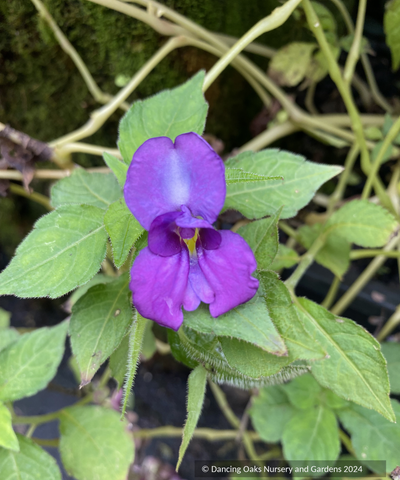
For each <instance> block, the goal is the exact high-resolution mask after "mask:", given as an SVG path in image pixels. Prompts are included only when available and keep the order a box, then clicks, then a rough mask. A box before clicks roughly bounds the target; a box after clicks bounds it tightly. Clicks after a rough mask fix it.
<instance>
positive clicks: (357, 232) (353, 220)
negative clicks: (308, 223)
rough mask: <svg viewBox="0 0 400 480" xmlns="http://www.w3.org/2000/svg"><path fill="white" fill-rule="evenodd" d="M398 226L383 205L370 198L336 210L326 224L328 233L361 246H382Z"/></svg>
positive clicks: (326, 232)
mask: <svg viewBox="0 0 400 480" xmlns="http://www.w3.org/2000/svg"><path fill="white" fill-rule="evenodd" d="M396 226H397V222H396V220H395V218H394V217H393V216H392V215H391V214H390V213H389V212H388V211H387V210H385V209H384V208H383V207H381V206H379V205H375V204H374V203H371V202H369V201H368V200H353V201H351V202H349V203H346V204H345V205H343V207H342V208H340V209H339V210H338V211H337V212H335V213H334V214H333V215H332V216H331V217H330V219H329V220H328V222H327V223H326V225H325V228H324V232H325V234H326V235H332V234H335V235H340V236H341V237H343V238H345V239H346V240H347V241H348V242H352V243H355V244H356V245H360V246H361V247H381V246H382V245H385V244H386V243H387V241H388V240H389V237H390V235H391V234H392V233H393V231H394V229H395V228H396Z"/></svg>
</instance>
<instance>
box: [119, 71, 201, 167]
mask: <svg viewBox="0 0 400 480" xmlns="http://www.w3.org/2000/svg"><path fill="white" fill-rule="evenodd" d="M204 75H205V73H204V71H201V72H199V73H197V74H196V75H195V76H194V77H192V78H191V79H190V80H188V81H187V82H186V83H184V84H183V85H180V86H179V87H176V88H174V89H172V90H164V91H163V92H160V93H158V94H157V95H154V96H153V97H150V98H148V99H146V100H143V101H141V100H139V101H137V102H135V103H134V104H133V105H132V107H131V108H130V109H129V111H128V112H127V113H126V114H125V115H124V117H123V118H122V120H121V123H120V125H119V139H118V147H119V149H120V152H121V154H122V156H123V158H124V162H125V163H126V164H127V165H129V164H130V163H131V161H132V157H133V154H134V153H135V152H136V150H137V149H138V148H139V147H140V145H142V143H144V142H145V141H146V140H148V139H149V138H153V137H169V138H170V139H171V140H172V141H174V140H175V138H176V137H177V136H178V135H180V134H181V133H187V132H195V133H198V134H199V135H201V134H202V133H203V130H204V125H205V121H206V116H207V110H208V105H207V102H206V101H205V99H204V95H203V92H202V86H203V82H204Z"/></svg>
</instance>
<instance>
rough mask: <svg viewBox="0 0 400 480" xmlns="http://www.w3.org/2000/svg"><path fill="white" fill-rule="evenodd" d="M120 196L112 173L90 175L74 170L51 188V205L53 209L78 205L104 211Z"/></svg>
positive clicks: (77, 169)
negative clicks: (90, 206)
mask: <svg viewBox="0 0 400 480" xmlns="http://www.w3.org/2000/svg"><path fill="white" fill-rule="evenodd" d="M121 195H122V192H121V188H120V186H119V185H118V182H117V180H116V178H115V177H114V175H113V174H112V173H108V174H104V173H94V172H92V173H91V172H87V171H86V170H84V169H83V168H76V169H75V170H74V171H73V172H72V175H71V176H70V177H65V178H63V179H62V180H59V181H58V182H57V183H56V184H55V185H54V186H53V187H52V189H51V204H52V206H53V207H54V208H57V207H60V206H61V205H72V204H78V205H92V206H93V207H98V208H103V209H105V208H107V207H108V206H109V205H110V204H111V203H112V202H115V200H117V199H118V198H120V196H121Z"/></svg>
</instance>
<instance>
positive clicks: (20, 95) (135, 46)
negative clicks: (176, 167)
mask: <svg viewBox="0 0 400 480" xmlns="http://www.w3.org/2000/svg"><path fill="white" fill-rule="evenodd" d="M45 3H46V6H47V8H48V10H49V11H50V13H51V14H52V15H53V17H54V18H55V20H56V22H57V24H58V25H59V27H60V28H61V30H62V31H63V32H64V33H65V34H66V36H67V37H68V39H69V40H70V41H71V43H72V44H73V45H74V47H75V48H76V50H77V51H78V52H79V54H80V55H81V56H82V58H83V60H84V61H85V63H86V65H87V66H88V68H89V70H90V72H91V73H92V75H93V77H94V78H95V80H96V82H98V84H99V86H100V87H101V88H102V89H103V90H104V91H107V92H110V93H115V92H117V91H118V88H117V87H116V85H115V78H116V77H117V76H118V75H121V74H122V75H127V76H131V75H133V74H134V73H135V72H136V71H137V70H138V69H139V68H140V67H141V66H142V65H143V64H144V63H145V62H146V61H147V60H148V59H149V57H150V56H151V55H152V54H154V52H155V51H156V50H157V49H158V48H159V47H160V46H161V45H162V43H163V42H164V41H165V39H164V38H162V37H160V36H159V35H158V34H157V33H155V32H154V31H153V30H152V29H151V28H150V27H148V26H147V25H145V24H143V23H141V22H139V21H136V20H135V19H133V18H130V17H128V16H125V15H123V14H120V13H117V12H114V11H112V10H109V9H107V8H105V7H101V6H99V5H96V4H93V3H91V2H89V1H86V0H67V2H66V1H65V0H46V1H45ZM165 4H167V5H168V6H171V7H173V8H175V9H176V10H177V11H179V12H180V13H182V14H184V15H187V16H188V17H189V18H191V19H192V20H194V21H196V22H198V23H200V24H201V25H204V26H206V27H207V28H209V29H210V30H215V31H220V32H224V33H228V34H232V35H236V36H240V35H242V34H243V33H244V32H245V31H247V30H248V29H249V28H250V27H251V26H252V25H253V24H254V23H255V22H256V21H257V20H259V19H260V18H262V17H263V16H265V15H267V14H268V13H270V12H271V10H272V9H273V8H274V7H275V6H277V5H278V4H279V3H278V0H250V1H243V0H218V1H215V0H202V1H200V0H197V1H194V0H166V1H165ZM1 19H3V20H1ZM295 25H296V24H295V23H294V22H293V21H289V23H288V24H287V25H285V27H283V28H281V29H280V30H279V35H277V34H276V33H274V32H272V34H268V35H267V36H266V38H267V40H268V42H269V43H270V44H273V45H274V46H279V44H283V43H285V42H286V41H288V39H290V38H292V39H293V36H296V35H301V32H300V30H301V28H300V27H296V28H294V27H295ZM0 31H1V32H2V35H1V36H0V64H2V68H1V70H0V118H1V119H2V121H3V122H7V123H9V124H11V125H12V126H13V127H15V128H17V129H20V130H22V131H25V132H26V133H28V134H30V135H32V136H34V137H37V138H39V139H41V140H45V141H48V140H51V139H54V138H57V137H58V136H61V135H63V134H65V133H67V132H69V131H72V130H74V129H76V128H78V127H79V126H81V125H82V124H83V123H85V121H86V120H87V118H88V115H89V112H90V111H92V110H93V109H94V108H96V107H97V106H98V105H97V104H96V103H95V101H94V100H93V98H92V97H91V95H90V93H89V92H88V90H87V88H86V86H85V84H84V82H83V80H82V78H81V76H80V74H79V72H78V71H77V69H76V67H75V65H74V64H73V62H72V61H71V59H70V58H69V57H68V56H67V55H66V54H65V53H64V52H63V51H62V49H61V47H60V46H59V45H58V43H57V41H56V40H55V39H54V37H53V34H52V32H51V31H50V29H49V27H48V26H47V25H46V23H45V22H43V21H42V20H40V18H39V16H38V15H37V12H36V9H35V7H34V5H33V4H32V3H31V2H29V1H28V0H8V1H7V2H0ZM289 37H290V38H289ZM214 61H215V59H214V57H212V56H211V55H208V54H205V53H204V52H199V51H198V50H196V49H193V48H184V49H180V50H178V51H176V52H173V53H172V54H171V55H169V56H168V58H166V59H165V60H164V61H163V62H161V63H160V65H158V66H157V68H155V70H154V71H153V72H152V73H151V74H150V75H149V76H148V78H147V79H146V81H145V82H143V83H142V84H141V85H140V87H139V88H138V90H137V92H135V94H134V96H133V98H132V99H130V100H133V99H134V98H136V97H139V98H142V97H146V96H148V95H151V94H154V93H156V92H157V91H159V90H162V89H164V88H169V87H172V86H174V85H176V84H177V83H179V82H182V81H184V80H185V79H186V78H187V77H188V76H189V75H190V74H192V73H193V72H194V71H195V70H197V69H198V68H209V67H210V66H211V65H212V64H213V62H214ZM258 61H260V60H259V59H258ZM265 63H266V62H265V61H261V65H262V66H265ZM208 97H209V100H210V101H212V105H211V107H212V108H211V113H210V119H209V124H208V130H209V131H213V133H216V134H217V135H219V136H221V137H222V138H223V140H224V141H226V142H227V143H228V145H229V146H236V145H239V144H240V142H242V141H245V140H246V139H247V138H248V136H249V133H248V124H249V122H250V120H251V118H252V117H253V116H254V115H255V113H256V112H257V110H258V109H259V108H260V103H259V101H258V99H257V97H256V96H255V94H254V93H253V92H252V91H251V89H250V87H249V86H248V85H247V84H246V82H244V81H243V79H242V78H241V77H240V76H239V75H236V74H235V73H234V72H233V70H231V69H228V70H227V72H225V73H224V74H223V75H221V77H220V78H219V79H218V81H217V82H216V84H215V85H213V87H212V88H211V89H210V91H209V95H208ZM244 99H246V100H244ZM217 107H218V108H217ZM118 118H119V115H115V116H114V117H113V119H112V120H111V121H110V122H108V123H107V125H106V126H105V128H103V129H102V131H101V132H99V133H98V134H96V135H95V136H94V137H93V141H97V142H99V143H101V144H103V145H114V144H115V140H116V135H117V121H118Z"/></svg>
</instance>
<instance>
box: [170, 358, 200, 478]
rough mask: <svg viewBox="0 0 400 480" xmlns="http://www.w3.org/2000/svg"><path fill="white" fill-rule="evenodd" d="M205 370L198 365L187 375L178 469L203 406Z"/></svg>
mask: <svg viewBox="0 0 400 480" xmlns="http://www.w3.org/2000/svg"><path fill="white" fill-rule="evenodd" d="M206 384H207V370H205V368H203V367H202V366H201V365H198V366H197V367H196V368H195V369H194V370H192V372H191V373H190V375H189V379H188V398H187V418H186V422H185V426H184V427H183V435H182V443H181V446H180V448H179V458H178V463H177V465H176V470H177V471H178V469H179V467H180V464H181V463H182V460H183V457H184V455H185V452H186V449H187V447H188V446H189V442H190V440H191V438H192V436H193V433H194V431H195V429H196V425H197V422H198V421H199V418H200V413H201V409H202V408H203V403H204V395H205V393H206Z"/></svg>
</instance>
